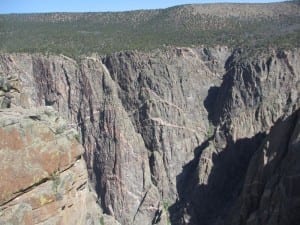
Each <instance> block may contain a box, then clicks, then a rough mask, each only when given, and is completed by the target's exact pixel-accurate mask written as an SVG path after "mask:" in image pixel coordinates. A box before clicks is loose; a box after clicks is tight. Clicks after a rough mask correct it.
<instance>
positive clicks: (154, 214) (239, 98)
mask: <svg viewBox="0 0 300 225" xmlns="http://www.w3.org/2000/svg"><path fill="white" fill-rule="evenodd" d="M299 57H300V53H299V50H298V49H294V50H290V51H277V50H269V51H267V52H265V53H259V54H256V53H255V54H254V53H251V52H249V51H246V50H244V51H243V50H235V51H234V52H231V50H230V49H228V48H226V47H221V46H219V47H215V48H202V47H201V48H200V47H199V48H175V47H174V48H167V49H164V50H154V51H152V52H149V53H143V52H137V51H131V52H121V53H115V54H112V55H109V56H105V57H100V56H98V55H92V56H90V57H84V58H82V59H81V60H79V61H75V60H73V59H70V58H67V57H65V56H62V55H61V56H52V55H50V56H44V55H39V54H33V55H28V54H2V55H1V56H0V73H2V75H1V77H2V80H3V82H2V83H3V84H8V83H9V84H10V85H9V86H10V89H11V91H10V92H9V95H10V97H9V105H8V104H6V105H3V107H14V106H22V107H24V108H28V107H39V106H43V105H46V106H52V107H54V108H55V109H56V110H57V111H58V112H59V114H60V115H63V116H64V117H65V118H67V119H68V121H69V123H70V124H71V125H72V126H74V127H76V128H77V129H78V130H79V134H80V136H79V139H80V140H81V142H82V144H83V146H84V158H85V160H86V162H87V168H88V173H89V177H90V180H91V182H92V184H93V187H94V188H95V189H96V191H97V194H98V202H99V204H100V206H101V208H102V209H103V211H104V213H107V214H109V215H111V216H113V217H114V218H116V219H117V220H118V221H119V222H121V223H122V224H124V225H126V224H136V225H139V224H167V223H168V222H171V223H172V224H203V225H205V224H222V223H223V222H224V221H225V219H226V218H228V212H229V211H230V210H227V209H228V208H231V207H234V206H235V205H236V204H237V201H238V199H239V195H240V193H241V190H242V187H243V185H244V179H245V176H246V172H247V168H248V165H249V162H250V160H251V157H252V156H253V154H254V152H255V151H256V150H257V149H258V148H259V146H260V145H261V144H262V143H263V140H264V138H265V136H266V135H267V133H268V132H269V130H270V128H271V127H272V126H273V125H274V123H275V122H276V121H277V120H278V119H279V118H281V117H282V116H285V117H287V116H289V115H291V114H292V113H293V112H294V111H296V110H297V109H298V108H299V104H300V103H299V91H298V90H299V69H300V68H299V66H298V63H297V62H298V61H299ZM3 86H4V88H3ZM6 86H7V85H2V86H0V90H1V91H2V92H1V93H2V95H1V96H2V99H4V98H5V96H7V95H8V91H6V90H7V88H6ZM11 87H14V88H11ZM4 89H5V90H4ZM16 90H18V91H16ZM1 93H0V94H1ZM3 93H4V94H3ZM3 96H4V97H3ZM168 217H170V219H168ZM168 220H170V221H168Z"/></svg>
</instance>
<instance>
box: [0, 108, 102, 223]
mask: <svg viewBox="0 0 300 225" xmlns="http://www.w3.org/2000/svg"><path fill="white" fill-rule="evenodd" d="M0 136H1V140H0V155H1V163H0V167H1V183H0V205H1V206H0V224H7V225H8V224H11V225H17V224H18V225H20V224H24V225H25V224H28V225H32V224H57V225H58V224H98V222H99V220H100V219H101V218H102V217H103V220H104V216H103V215H102V213H101V210H100V208H99V206H98V205H97V204H96V198H95V194H93V192H92V191H90V189H89V185H88V177H87V171H86V164H85V162H84V160H83V159H82V157H81V155H82V154H83V148H82V146H81V145H80V144H79V143H78V141H77V140H76V138H77V132H75V131H74V130H73V129H70V128H68V124H67V123H66V122H65V121H63V120H62V119H61V118H60V117H59V116H58V114H57V112H55V111H54V110H53V109H52V108H51V107H43V108H36V109H30V110H25V109H21V108H13V109H2V110H1V111H0Z"/></svg>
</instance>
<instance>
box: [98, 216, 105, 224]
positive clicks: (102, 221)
mask: <svg viewBox="0 0 300 225" xmlns="http://www.w3.org/2000/svg"><path fill="white" fill-rule="evenodd" d="M99 223H100V225H105V223H104V218H103V216H101V217H100V219H99Z"/></svg>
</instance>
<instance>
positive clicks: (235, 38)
mask: <svg viewBox="0 0 300 225" xmlns="http://www.w3.org/2000/svg"><path fill="white" fill-rule="evenodd" d="M285 4H294V5H295V7H296V8H297V7H298V8H299V3H298V2H297V1H294V2H290V3H285ZM265 7H268V6H265ZM280 7H281V6H280V5H279V6H278V8H279V9H280ZM193 10H194V8H193V7H189V6H178V7H172V8H168V9H164V10H144V11H143V10H141V11H132V12H122V13H48V14H19V15H16V14H12V15H0V51H2V52H30V53H31V52H42V53H56V54H59V53H63V54H65V55H68V56H71V57H74V56H78V55H82V54H89V53H91V52H97V53H99V54H107V53H112V52H116V51H122V50H132V49H138V50H151V49H154V48H162V47H164V46H169V45H176V46H192V45H202V44H203V45H207V46H211V45H217V44H220V45H228V46H230V47H237V46H239V47H244V46H246V47H247V46H249V47H256V48H265V47H268V46H276V47H282V48H291V47H299V39H300V24H299V21H300V15H299V13H294V14H293V13H291V14H289V13H285V14H284V13H283V14H282V15H281V14H280V15H278V16H276V17H275V18H274V17H272V16H268V15H263V16H261V17H257V16H252V17H245V18H244V17H243V15H242V14H241V15H238V16H226V15H225V14H224V10H223V11H222V13H223V14H224V15H223V16H222V15H221V16H219V14H218V11H216V13H215V14H206V11H205V9H201V10H202V11H201V12H200V13H193V12H194V11H193ZM296 11H297V10H296Z"/></svg>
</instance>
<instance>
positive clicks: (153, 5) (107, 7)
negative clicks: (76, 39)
mask: <svg viewBox="0 0 300 225" xmlns="http://www.w3.org/2000/svg"><path fill="white" fill-rule="evenodd" d="M280 1H282V0H218V1H216V0H150V1H149V0H148V1H145V0H125V1H124V0H123V1H121V0H106V1H103V0H0V14H7V13H34V12H106V11H127V10H136V9H157V8H167V7H170V6H175V5H182V4H190V3H215V2H243V3H245V2H248V3H256V2H259V3H262V2H280Z"/></svg>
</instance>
